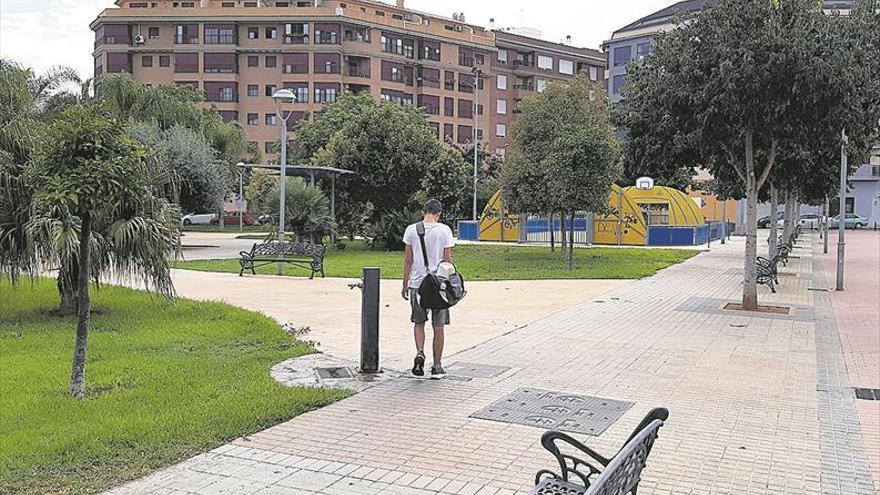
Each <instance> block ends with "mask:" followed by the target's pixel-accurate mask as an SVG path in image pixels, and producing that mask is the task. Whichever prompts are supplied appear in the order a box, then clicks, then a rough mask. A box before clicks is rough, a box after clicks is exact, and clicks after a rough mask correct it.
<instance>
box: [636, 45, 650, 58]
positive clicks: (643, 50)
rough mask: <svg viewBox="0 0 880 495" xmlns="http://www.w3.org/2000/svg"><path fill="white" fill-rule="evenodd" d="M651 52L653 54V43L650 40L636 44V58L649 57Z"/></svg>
mask: <svg viewBox="0 0 880 495" xmlns="http://www.w3.org/2000/svg"><path fill="white" fill-rule="evenodd" d="M650 54H651V43H650V42H646V43H639V44H638V45H636V59H637V60H642V59H643V58H645V57H647V56H648V55H650Z"/></svg>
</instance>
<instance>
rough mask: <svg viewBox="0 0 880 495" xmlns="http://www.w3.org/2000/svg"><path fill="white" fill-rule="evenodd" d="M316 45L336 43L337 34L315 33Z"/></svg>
mask: <svg viewBox="0 0 880 495" xmlns="http://www.w3.org/2000/svg"><path fill="white" fill-rule="evenodd" d="M315 44H316V45H338V44H339V36H337V34H336V33H333V32H330V33H320V34H316V35H315Z"/></svg>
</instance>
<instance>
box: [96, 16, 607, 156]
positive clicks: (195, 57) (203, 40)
mask: <svg viewBox="0 0 880 495" xmlns="http://www.w3.org/2000/svg"><path fill="white" fill-rule="evenodd" d="M116 5H117V7H116V8H110V9H106V10H104V11H103V12H101V14H100V15H99V16H98V17H97V19H95V20H94V21H93V22H92V24H91V28H92V29H93V30H94V32H95V51H94V59H95V75H96V77H100V76H101V75H102V74H108V73H121V72H127V73H129V74H131V75H132V77H133V78H134V79H135V80H136V81H138V82H141V83H144V84H150V85H156V84H189V85H192V86H194V87H196V88H198V89H201V90H202V91H204V93H205V97H206V100H207V102H208V103H209V104H210V105H212V106H214V107H216V108H217V109H218V111H219V112H220V114H221V115H222V116H223V118H224V119H225V120H227V121H237V122H238V123H239V124H240V125H241V126H242V128H243V129H244V130H245V131H246V132H247V134H248V136H249V139H250V140H251V141H253V142H256V143H257V144H258V145H259V147H260V149H261V150H262V151H263V152H264V156H265V157H266V158H267V159H273V158H274V153H273V150H274V145H275V143H276V141H277V140H278V138H279V127H278V123H277V121H276V119H277V117H276V116H275V105H274V102H273V100H272V97H271V95H272V94H273V93H274V92H275V91H276V90H278V89H281V88H288V89H291V90H292V91H293V92H294V93H295V94H296V97H297V102H296V103H294V104H292V105H291V109H292V110H293V112H294V113H293V116H292V117H291V119H290V121H289V123H288V126H289V127H291V128H292V127H293V126H294V125H295V123H296V122H297V121H299V120H300V119H303V118H312V116H313V115H314V113H315V112H318V111H320V109H321V107H322V106H323V105H324V104H326V103H330V102H333V101H335V100H336V98H337V97H338V96H339V95H340V94H341V93H342V91H352V92H363V93H368V94H370V95H372V96H373V97H374V98H377V99H382V100H387V101H392V102H397V103H400V104H404V105H414V106H417V107H420V108H423V109H424V111H425V112H426V113H427V115H428V121H429V123H430V125H431V127H432V128H433V129H434V132H435V133H436V134H437V136H438V138H440V139H444V140H446V141H450V142H453V143H457V144H466V143H469V142H471V141H472V140H473V136H474V134H475V132H474V129H475V123H477V124H478V125H477V131H476V134H477V136H478V138H479V139H480V141H481V142H483V143H488V145H489V147H490V150H497V151H498V152H499V153H502V154H503V153H504V150H505V147H506V146H507V128H508V126H509V124H510V120H511V119H512V118H513V116H514V109H515V102H516V100H517V99H518V98H520V97H522V96H523V95H525V94H528V93H529V92H537V91H539V90H540V89H541V87H540V86H539V82H538V81H545V82H544V83H540V84H546V82H549V81H552V80H558V79H564V78H568V77H573V76H574V75H575V74H577V73H578V71H579V70H584V71H585V72H587V73H588V74H590V76H591V77H593V78H594V79H595V80H600V79H601V78H602V77H603V76H604V59H603V58H602V57H601V54H600V53H599V52H598V51H595V50H586V49H577V48H572V47H569V46H566V45H563V44H556V43H547V42H543V41H541V40H535V39H531V38H526V37H522V36H517V35H508V34H505V33H503V32H497V31H493V30H489V29H485V28H483V27H480V26H475V25H472V24H468V23H466V22H464V15H455V16H453V18H445V17H441V16H436V15H432V14H426V13H422V12H417V11H414V10H410V9H406V8H405V6H404V4H403V0H398V1H397V2H396V4H393V5H392V4H386V3H383V2H377V1H372V0H352V1H336V0H334V1H324V0H308V1H277V0H257V1H243V0H233V1H223V0H201V1H198V0H196V1H166V0H163V1H139V0H117V2H116ZM520 55H522V58H518V57H520ZM548 60H549V62H548ZM517 61H520V62H521V63H517V64H514V62H517ZM539 64H540V65H539ZM481 74H482V75H483V77H480V75H481ZM517 77H519V78H520V79H517ZM518 80H522V81H523V84H521V85H520V86H522V88H521V89H517V88H515V87H514V86H515V85H516V84H515V83H516V81H518ZM499 88H500V89H499ZM478 98H479V100H480V101H479V102H477V99H478Z"/></svg>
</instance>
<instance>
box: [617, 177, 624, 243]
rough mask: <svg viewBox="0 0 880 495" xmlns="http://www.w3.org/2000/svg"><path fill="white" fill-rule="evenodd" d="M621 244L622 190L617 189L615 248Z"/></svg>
mask: <svg viewBox="0 0 880 495" xmlns="http://www.w3.org/2000/svg"><path fill="white" fill-rule="evenodd" d="M622 243H623V189H622V188H620V187H618V188H617V247H620V245H621V244H622Z"/></svg>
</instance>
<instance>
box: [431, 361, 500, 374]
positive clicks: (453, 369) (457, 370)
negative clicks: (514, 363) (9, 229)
mask: <svg viewBox="0 0 880 495" xmlns="http://www.w3.org/2000/svg"><path fill="white" fill-rule="evenodd" d="M509 369H510V368H508V367H507V366H491V365H488V364H479V363H465V362H461V361H459V362H455V363H452V364H450V365H449V366H447V367H446V372H447V373H449V375H450V376H458V377H463V378H495V377H496V376H498V375H500V374H502V373H504V372H505V371H507V370H509Z"/></svg>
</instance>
